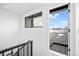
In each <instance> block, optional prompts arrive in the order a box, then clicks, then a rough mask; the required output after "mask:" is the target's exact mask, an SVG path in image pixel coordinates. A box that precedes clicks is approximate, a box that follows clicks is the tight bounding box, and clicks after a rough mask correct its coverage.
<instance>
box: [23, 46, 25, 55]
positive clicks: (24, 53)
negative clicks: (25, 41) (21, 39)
mask: <svg viewBox="0 0 79 59" xmlns="http://www.w3.org/2000/svg"><path fill="white" fill-rule="evenodd" d="M24 46H25V45H23V56H25V48H24Z"/></svg>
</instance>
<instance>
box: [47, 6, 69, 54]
mask: <svg viewBox="0 0 79 59" xmlns="http://www.w3.org/2000/svg"><path fill="white" fill-rule="evenodd" d="M48 24H49V48H50V50H52V51H55V52H58V53H61V54H64V55H69V49H70V48H69V38H70V37H69V31H70V30H69V10H68V5H66V6H63V7H60V8H57V9H54V10H51V11H50V14H49V23H48Z"/></svg>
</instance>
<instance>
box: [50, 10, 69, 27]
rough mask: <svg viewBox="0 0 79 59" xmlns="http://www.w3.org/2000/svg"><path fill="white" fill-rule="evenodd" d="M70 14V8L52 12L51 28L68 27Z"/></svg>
mask: <svg viewBox="0 0 79 59" xmlns="http://www.w3.org/2000/svg"><path fill="white" fill-rule="evenodd" d="M68 14H69V13H68V9H63V10H59V11H54V12H52V13H50V15H49V28H66V27H67V26H68V17H69V15H68Z"/></svg>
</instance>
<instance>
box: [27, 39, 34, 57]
mask: <svg viewBox="0 0 79 59" xmlns="http://www.w3.org/2000/svg"><path fill="white" fill-rule="evenodd" d="M27 56H33V41H31V40H29V41H28V44H27Z"/></svg>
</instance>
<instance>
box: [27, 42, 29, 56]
mask: <svg viewBox="0 0 79 59" xmlns="http://www.w3.org/2000/svg"><path fill="white" fill-rule="evenodd" d="M27 56H29V41H28V42H27Z"/></svg>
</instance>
